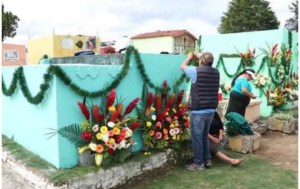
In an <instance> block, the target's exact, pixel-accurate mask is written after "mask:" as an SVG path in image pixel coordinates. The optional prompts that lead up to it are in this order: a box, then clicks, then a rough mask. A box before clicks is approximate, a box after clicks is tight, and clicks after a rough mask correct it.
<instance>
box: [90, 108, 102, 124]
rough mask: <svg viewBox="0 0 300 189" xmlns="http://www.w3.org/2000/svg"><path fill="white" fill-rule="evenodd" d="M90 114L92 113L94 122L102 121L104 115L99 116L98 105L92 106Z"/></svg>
mask: <svg viewBox="0 0 300 189" xmlns="http://www.w3.org/2000/svg"><path fill="white" fill-rule="evenodd" d="M92 112H93V118H94V120H95V121H96V122H99V121H100V120H104V115H102V114H100V109H99V107H98V105H93V107H92Z"/></svg>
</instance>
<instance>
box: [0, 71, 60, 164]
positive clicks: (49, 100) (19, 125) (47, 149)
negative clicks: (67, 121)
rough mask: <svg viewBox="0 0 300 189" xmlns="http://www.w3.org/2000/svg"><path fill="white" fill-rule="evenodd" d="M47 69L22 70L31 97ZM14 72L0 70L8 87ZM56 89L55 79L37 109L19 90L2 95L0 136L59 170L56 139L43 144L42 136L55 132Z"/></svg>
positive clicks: (44, 139) (37, 89) (35, 92)
mask: <svg viewBox="0 0 300 189" xmlns="http://www.w3.org/2000/svg"><path fill="white" fill-rule="evenodd" d="M47 67H48V66H24V75H25V77H26V80H27V83H28V88H29V90H30V91H31V94H32V95H33V96H34V95H35V94H37V92H38V91H39V90H40V89H39V87H40V84H41V82H42V81H43V74H44V73H45V72H46V69H47ZM17 68H18V67H17V66H6V67H2V75H3V78H4V81H5V83H6V86H7V87H9V85H10V83H11V80H12V76H13V73H14V71H15V70H16V69H17ZM55 86H56V78H55V77H54V79H53V80H52V83H51V87H50V89H49V91H48V93H47V95H46V98H45V99H44V101H43V102H42V103H41V104H39V105H33V104H30V103H29V102H28V101H27V99H26V98H25V97H24V95H23V93H22V91H21V90H20V89H19V87H17V89H16V91H15V93H14V94H13V95H12V96H10V97H7V96H4V95H3V94H2V134H4V135H6V136H7V137H9V138H13V139H14V141H16V142H17V143H19V144H20V145H22V146H23V147H25V148H27V149H28V150H29V151H31V152H33V153H35V154H38V155H39V156H40V157H41V158H43V159H45V160H46V161H48V162H50V163H51V164H53V165H54V166H56V167H59V166H60V162H59V151H58V149H57V147H58V145H59V144H58V137H57V136H55V137H53V138H52V139H51V140H46V136H45V135H44V134H45V133H47V132H49V130H47V128H56V125H57V118H56V117H57V114H56V110H57V106H56V105H57V104H56V97H57V96H56V87H55Z"/></svg>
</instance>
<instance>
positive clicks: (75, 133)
mask: <svg viewBox="0 0 300 189" xmlns="http://www.w3.org/2000/svg"><path fill="white" fill-rule="evenodd" d="M82 132H83V131H82V129H81V128H80V126H79V125H78V124H72V125H69V126H66V127H63V128H61V129H59V130H58V131H57V133H58V134H59V135H60V136H62V137H64V138H66V139H67V140H69V141H70V142H72V143H73V144H74V145H75V146H76V147H81V146H84V145H87V144H88V143H89V142H88V141H86V140H83V139H82V138H81V133H82Z"/></svg>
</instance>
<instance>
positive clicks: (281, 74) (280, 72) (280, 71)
mask: <svg viewBox="0 0 300 189" xmlns="http://www.w3.org/2000/svg"><path fill="white" fill-rule="evenodd" d="M283 80H285V70H284V67H283V66H282V65H280V66H279V67H278V70H277V81H278V82H282V81H283Z"/></svg>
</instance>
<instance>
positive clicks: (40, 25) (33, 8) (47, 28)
mask: <svg viewBox="0 0 300 189" xmlns="http://www.w3.org/2000/svg"><path fill="white" fill-rule="evenodd" d="M292 1H293V0H269V2H270V6H271V8H272V10H273V11H274V12H275V14H276V16H277V18H278V20H279V21H280V22H281V23H280V27H281V28H282V27H283V26H284V23H285V20H286V19H288V18H290V17H292V16H293V14H292V13H291V12H290V10H289V9H288V6H289V5H291V2H292ZM228 2H230V0H178V1H174V0H151V1H150V0H147V1H146V0H80V1H79V0H2V3H3V4H4V6H5V9H6V10H9V11H12V12H13V13H14V14H16V15H17V16H19V18H20V19H21V20H20V22H19V28H18V30H17V35H16V36H15V37H14V38H7V39H6V40H5V41H4V43H13V44H24V45H26V44H27V42H28V39H29V38H31V39H34V38H39V37H44V36H50V35H52V34H53V28H54V31H55V34H57V35H69V34H71V35H78V34H82V35H92V36H94V35H98V36H99V37H100V38H101V41H107V40H118V39H120V38H122V37H123V36H124V35H127V36H129V37H132V36H134V35H137V34H140V33H145V32H152V31H156V30H175V29H186V30H188V31H190V32H191V33H192V34H193V35H195V36H196V37H198V36H199V35H210V34H217V27H218V26H219V25H220V20H221V16H222V15H223V12H226V11H227V9H228Z"/></svg>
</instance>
